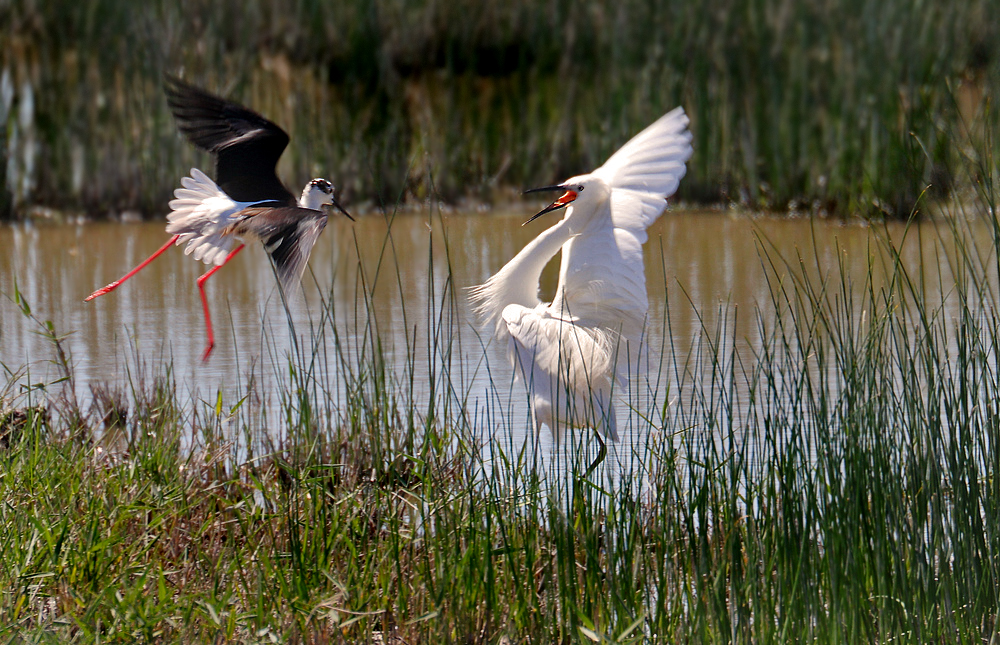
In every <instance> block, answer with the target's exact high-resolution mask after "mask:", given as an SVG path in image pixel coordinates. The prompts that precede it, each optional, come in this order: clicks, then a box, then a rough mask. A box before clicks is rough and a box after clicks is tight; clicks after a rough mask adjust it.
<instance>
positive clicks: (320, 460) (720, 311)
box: [0, 211, 1000, 643]
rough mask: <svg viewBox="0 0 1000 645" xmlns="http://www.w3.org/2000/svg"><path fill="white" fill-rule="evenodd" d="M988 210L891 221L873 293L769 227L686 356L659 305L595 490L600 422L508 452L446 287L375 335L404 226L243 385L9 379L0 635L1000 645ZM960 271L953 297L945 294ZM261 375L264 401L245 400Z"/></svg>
mask: <svg viewBox="0 0 1000 645" xmlns="http://www.w3.org/2000/svg"><path fill="white" fill-rule="evenodd" d="M983 216H986V217H990V216H989V215H988V214H987V215H984V214H982V213H975V212H971V211H969V212H966V213H957V214H956V217H955V219H954V220H953V222H954V224H953V225H952V226H950V227H949V226H945V225H942V226H940V227H938V228H936V229H927V228H918V227H912V228H909V229H907V230H906V231H905V235H900V234H898V233H897V234H895V235H892V234H890V231H889V229H886V232H885V234H884V235H883V234H879V235H876V236H874V237H873V243H872V249H871V252H870V254H869V257H870V258H871V259H870V264H869V270H868V272H867V273H866V274H865V275H864V277H863V279H862V280H861V282H860V283H855V282H852V278H851V277H850V276H851V275H852V273H850V272H848V271H847V267H846V265H844V264H841V265H840V266H835V267H833V268H829V267H827V268H824V267H822V266H821V265H820V263H819V260H818V259H814V258H813V256H812V255H811V251H803V252H802V254H801V255H791V256H790V255H787V253H784V254H783V252H782V251H780V250H779V249H777V248H773V247H772V246H771V245H770V243H769V241H768V240H767V238H766V237H765V236H764V235H762V234H761V235H760V236H759V237H758V241H757V243H758V245H759V248H760V257H761V262H762V263H763V265H764V266H765V268H766V273H767V275H768V281H769V286H770V294H771V296H770V300H768V301H765V302H761V303H759V309H758V312H757V313H752V314H748V313H742V312H741V313H737V312H736V311H735V310H734V309H732V308H731V307H729V306H727V305H725V304H722V305H720V306H719V307H718V308H717V309H711V310H709V309H701V308H700V307H696V308H695V313H697V315H699V316H700V317H701V320H702V324H703V328H702V332H701V333H700V335H699V336H698V337H697V338H696V339H695V341H694V342H693V344H692V345H691V346H690V348H688V347H682V346H680V345H679V344H677V343H673V342H671V340H670V339H671V337H672V335H673V333H672V329H673V325H674V320H675V319H676V318H677V317H678V316H687V315H689V313H690V312H691V308H692V306H693V305H692V303H691V302H689V301H688V299H687V298H686V296H685V295H684V293H683V289H682V287H683V285H671V286H669V287H668V292H667V294H666V295H667V298H666V304H665V310H664V312H663V320H664V323H663V328H662V329H661V330H650V332H649V335H650V344H651V345H652V346H653V349H655V350H657V351H659V350H658V348H657V347H656V346H657V345H660V344H662V345H663V347H662V352H663V354H664V355H665V361H664V362H663V365H662V367H659V364H658V363H656V362H654V364H653V367H652V368H651V370H652V371H651V373H650V374H648V375H646V376H644V377H641V378H636V379H635V381H634V382H633V386H632V389H633V390H634V391H632V392H629V393H623V396H624V397H625V398H626V399H627V400H629V401H631V405H632V410H631V411H630V413H629V414H628V415H627V416H628V424H629V426H630V428H631V429H632V430H634V431H635V432H636V433H637V435H638V436H639V437H640V439H638V440H637V441H636V442H635V443H634V444H632V445H631V446H630V447H621V448H620V449H615V448H614V447H612V451H611V453H610V454H609V457H608V459H607V460H606V461H605V463H604V464H602V465H601V466H600V467H598V469H597V470H595V471H593V472H589V471H588V470H587V468H588V464H589V463H590V462H591V461H592V458H593V456H594V452H595V451H596V446H595V445H594V441H593V438H592V437H591V436H590V434H589V433H586V432H581V433H576V434H574V435H571V436H569V437H567V439H566V443H565V445H564V446H562V447H561V448H559V449H556V450H554V451H553V452H552V453H551V454H550V455H549V458H548V459H546V458H545V454H546V453H545V452H544V451H545V450H546V449H544V448H541V447H535V446H533V445H532V442H531V441H530V440H529V442H528V444H527V445H520V444H519V443H518V442H516V441H515V440H513V439H512V436H511V434H510V429H512V428H514V427H516V426H517V425H518V424H521V423H524V422H526V420H525V419H520V418H517V417H516V416H515V415H512V413H511V412H510V411H509V409H505V408H504V407H503V403H502V401H503V399H504V397H505V396H507V393H508V391H510V387H511V386H510V385H509V380H508V379H507V377H504V376H502V374H503V373H504V370H505V369H506V368H505V366H504V365H502V364H501V365H494V364H490V362H491V361H490V358H489V355H487V357H486V358H485V359H484V361H483V363H481V366H482V367H481V368H480V369H489V370H491V373H492V374H493V379H492V384H493V385H492V392H490V393H489V397H488V400H487V401H483V400H482V399H481V398H480V397H479V396H478V395H477V393H475V392H473V391H471V390H470V389H469V386H468V384H467V383H468V382H467V380H466V379H465V377H464V376H463V375H461V374H460V369H470V368H468V367H464V368H460V361H459V357H460V356H462V354H463V353H464V352H468V351H469V348H470V347H472V348H477V347H478V339H474V338H473V336H472V335H470V330H469V329H468V328H467V327H465V324H466V323H465V321H464V318H463V317H462V316H460V315H459V313H460V311H461V310H462V305H461V302H460V298H461V294H460V293H459V292H458V291H456V289H455V286H454V285H453V284H452V283H451V281H450V279H447V276H446V279H445V280H444V281H439V282H435V281H433V280H432V281H431V282H432V283H434V284H436V285H443V286H438V287H435V288H434V289H433V290H432V291H431V292H430V293H429V295H428V298H427V300H426V301H425V302H414V301H413V300H412V299H407V298H404V299H403V302H404V308H405V309H406V312H405V313H406V317H407V320H408V321H414V320H416V319H417V318H419V317H423V318H424V319H425V321H426V322H427V323H428V324H427V325H425V326H419V328H420V329H422V330H426V331H420V332H418V331H414V332H413V333H412V334H410V333H408V334H407V335H406V336H405V341H404V346H402V347H387V346H385V345H384V344H383V340H382V339H383V338H387V337H388V336H387V335H386V333H385V332H386V330H385V329H384V324H385V323H384V322H382V321H379V320H378V315H377V313H376V310H375V308H374V307H373V305H372V303H371V300H370V294H371V293H372V292H373V291H374V290H375V289H377V288H379V284H380V283H382V282H383V281H389V282H390V283H392V282H395V283H396V285H397V287H395V288H399V289H400V291H401V292H402V282H401V281H400V279H399V271H400V269H399V268H398V267H395V266H394V263H393V261H392V251H391V248H392V244H393V240H392V239H391V238H392V228H391V226H390V228H389V233H388V234H387V237H386V242H385V249H386V250H385V257H384V259H383V261H382V262H380V263H379V264H378V266H377V268H376V269H374V270H370V269H369V270H363V271H361V272H360V275H361V277H360V278H359V281H358V283H357V284H356V287H355V289H356V301H357V302H358V308H357V309H355V310H352V311H339V310H335V308H334V307H333V305H332V304H330V303H332V302H333V301H334V299H333V298H332V296H331V297H328V298H326V299H324V301H323V302H322V303H321V305H320V306H319V308H318V309H317V311H316V312H315V315H314V316H313V320H314V321H315V323H314V326H313V327H312V328H311V329H309V330H297V332H298V340H297V341H296V342H297V348H296V346H293V347H292V348H291V349H287V350H286V349H281V348H276V347H273V346H265V350H266V351H265V352H263V353H262V354H263V355H266V356H269V358H268V359H267V360H268V361H269V363H264V364H261V365H259V366H256V367H255V368H253V369H252V370H250V372H249V373H250V374H251V377H250V379H249V381H248V382H246V383H242V384H240V387H239V389H238V390H237V391H236V392H235V393H219V394H218V395H217V396H209V397H208V398H206V399H204V400H200V399H194V400H184V398H183V396H182V395H181V394H180V393H179V392H180V391H182V390H183V388H178V387H177V384H176V383H175V382H174V381H173V376H172V374H171V370H170V366H169V365H159V366H156V365H154V366H146V365H144V364H143V362H142V360H141V359H140V358H139V357H135V359H134V360H133V363H134V366H133V367H130V376H129V379H128V385H127V386H124V387H119V388H118V389H115V387H114V386H107V387H105V388H98V389H97V390H96V391H95V392H94V395H93V397H92V399H93V404H92V407H91V408H90V409H86V410H79V409H74V407H73V399H72V398H70V397H68V396H67V395H66V394H65V390H64V389H62V388H66V387H68V386H69V385H68V384H71V380H67V379H62V378H60V379H59V380H58V381H59V382H54V383H48V384H46V383H42V384H38V385H37V386H36V387H35V388H34V389H33V390H32V391H31V393H30V398H26V397H25V395H20V396H19V395H17V394H16V393H14V392H13V390H11V389H10V388H8V390H7V394H6V399H5V408H4V409H5V410H6V411H5V412H4V413H3V415H2V416H0V423H2V426H0V436H2V437H3V441H2V442H0V446H2V447H0V489H2V495H0V498H2V500H3V504H2V505H0V616H2V617H3V620H2V621H0V622H2V628H0V634H2V635H3V636H4V637H5V638H6V640H8V641H11V642H22V641H46V640H51V641H66V640H75V641H80V642H90V641H96V640H101V641H102V642H108V641H111V642H135V641H137V640H143V641H177V640H184V641H205V640H220V641H240V642H262V641H268V640H269V639H271V638H272V637H273V638H276V639H277V640H279V641H290V642H330V641H333V642H375V641H376V640H377V639H378V638H382V639H383V642H393V641H394V639H395V642H409V643H416V642H427V643H431V642H491V643H496V642H501V641H502V639H503V638H507V639H509V642H527V641H528V640H529V639H530V641H531V642H676V641H678V640H683V641H688V642H690V641H697V642H704V641H726V642H728V641H737V642H788V641H805V640H808V641H812V642H817V641H818V642H831V643H833V642H837V643H842V642H871V641H880V642H887V641H893V642H913V643H925V642H929V641H930V642H968V641H972V640H976V641H990V640H991V639H993V638H996V635H997V623H996V617H997V613H996V608H997V606H998V602H1000V597H998V592H997V590H998V589H1000V580H998V565H1000V562H998V556H997V554H998V553H1000V531H998V530H997V527H996V523H995V522H994V521H992V519H991V518H995V517H997V512H998V511H1000V509H998V508H997V500H998V499H1000V490H998V489H997V487H998V484H997V482H998V478H997V469H998V467H1000V463H998V462H997V457H996V451H995V449H994V447H995V446H996V445H997V442H998V441H1000V424H997V422H996V418H997V414H998V412H1000V410H998V409H997V408H998V405H1000V404H998V401H1000V391H998V387H997V383H998V377H997V364H996V356H997V349H998V336H997V329H998V328H1000V327H998V323H1000V321H998V320H997V319H996V312H995V309H996V288H995V280H996V273H995V266H996V261H997V259H996V256H997V247H996V246H995V245H989V246H987V247H982V248H978V247H976V246H975V245H974V244H972V241H973V239H974V238H973V236H972V235H971V234H970V232H969V230H968V228H967V226H971V224H967V223H969V222H970V220H972V219H973V218H975V217H983ZM439 223H440V220H437V219H435V220H434V225H435V227H438V226H439ZM928 230H933V231H936V234H938V235H940V240H939V244H937V245H936V246H935V247H933V248H934V251H933V253H934V254H935V255H934V256H933V257H926V258H924V261H923V262H922V264H921V265H920V270H919V271H918V272H914V273H909V272H907V271H906V270H905V269H904V263H903V262H902V253H903V251H904V249H906V248H908V247H907V245H908V244H909V243H911V242H912V238H913V236H916V235H918V234H920V235H927V234H930V233H928ZM444 238H445V239H447V235H444ZM830 243H833V242H828V241H825V240H818V241H817V242H816V244H817V245H820V244H830ZM445 244H447V243H445ZM439 253H445V254H446V253H447V248H441V246H440V245H439V244H438V245H432V246H431V250H430V252H429V254H430V255H431V256H433V255H434V254H439ZM652 255H653V257H654V258H655V252H653V253H652ZM839 257H846V256H844V255H843V254H840V255H839ZM817 258H818V256H817ZM430 266H431V267H432V268H433V266H434V265H433V263H431V265H430ZM948 275H952V276H954V277H955V278H956V280H957V283H958V287H957V288H956V289H955V290H954V291H952V292H950V293H946V294H945V295H944V296H942V295H941V294H942V288H941V287H942V284H939V283H943V284H949V281H948V278H947V276H948ZM383 286H384V284H383ZM956 298H957V299H958V300H959V302H960V306H959V307H958V308H957V309H950V310H946V309H945V307H944V303H943V302H942V300H946V299H956ZM16 300H17V302H18V304H19V306H22V311H24V312H25V314H26V315H30V314H31V313H32V312H31V311H30V306H29V304H28V303H26V302H24V300H23V298H21V297H20V296H19V295H18V296H17V298H16ZM948 311H957V312H958V315H957V316H952V315H946V313H947V312H948ZM463 315H464V314H463ZM737 315H753V316H756V320H757V326H758V341H759V342H757V343H756V344H751V343H748V342H747V339H741V338H736V337H734V333H733V330H734V329H735V317H736V316H737ZM39 324H40V325H41V326H42V327H43V328H45V329H48V327H46V326H45V323H44V321H41V320H40V319H39ZM408 324H409V323H408ZM414 329H417V327H414ZM49 331H50V332H52V334H51V337H52V339H53V343H58V338H59V337H58V335H57V334H56V333H55V331H54V330H49ZM54 351H56V352H57V353H58V345H54ZM393 352H395V353H397V354H400V353H401V354H402V355H403V356H404V357H405V359H404V360H403V361H402V362H393V361H390V360H389V353H393ZM66 365H67V366H69V365H71V363H70V362H66ZM394 366H396V367H394ZM267 373H271V374H273V375H274V378H275V379H276V380H277V384H278V402H277V409H268V407H267V406H268V404H266V403H265V402H262V401H261V400H260V399H259V398H258V397H256V396H255V395H254V392H255V388H256V387H257V385H255V379H257V378H260V379H261V382H263V381H264V377H265V376H266V375H267ZM424 373H426V374H429V377H418V374H424ZM69 375H70V376H71V373H70V374H69ZM418 379H419V380H420V382H419V383H418ZM647 383H649V384H650V385H647ZM657 383H659V385H657ZM646 387H649V388H650V389H652V390H653V391H654V393H655V394H657V396H654V397H653V398H652V399H650V400H647V399H644V398H643V397H642V396H641V395H640V394H641V390H642V389H643V388H646ZM512 396H514V397H515V398H516V397H520V396H523V395H522V394H520V393H519V390H517V389H516V388H515V389H514V390H513V393H512Z"/></svg>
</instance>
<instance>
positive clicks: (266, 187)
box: [164, 75, 296, 205]
mask: <svg viewBox="0 0 1000 645" xmlns="http://www.w3.org/2000/svg"><path fill="white" fill-rule="evenodd" d="M164 88H165V90H166V93H167V103H168V104H169V105H170V110H171V111H172V112H173V114H174V118H176V119H177V127H178V129H180V131H181V132H182V133H183V134H184V136H186V137H187V138H188V140H189V141H191V143H193V144H194V145H196V146H198V147H199V148H201V149H202V150H205V151H207V152H211V153H212V154H214V155H215V157H216V161H215V172H216V177H215V183H217V184H218V185H219V188H221V189H222V190H224V191H225V192H226V194H227V195H229V196H230V197H232V198H233V199H234V200H236V201H238V202H261V201H274V202H280V203H282V204H288V205H293V204H295V203H296V201H295V197H294V196H293V195H292V194H291V193H290V192H288V189H287V188H285V186H284V185H283V184H282V183H281V180H279V179H278V175H277V174H276V173H275V166H276V165H277V163H278V158H279V157H281V153H282V152H284V150H285V146H287V145H288V135H287V134H286V133H285V131H284V130H282V129H281V128H279V127H278V126H276V125H275V124H273V123H271V122H270V121H268V120H267V119H265V118H264V117H262V116H261V115H259V114H257V113H256V112H254V111H253V110H250V109H248V108H245V107H243V106H242V105H240V104H238V103H233V102H232V101H227V100H226V99H223V98H220V97H218V96H215V95H213V94H209V93H208V92H206V91H205V90H203V89H201V88H198V87H195V86H194V85H190V84H189V83H185V82H184V81H182V80H180V79H179V78H175V77H173V76H170V75H166V76H165V80H164Z"/></svg>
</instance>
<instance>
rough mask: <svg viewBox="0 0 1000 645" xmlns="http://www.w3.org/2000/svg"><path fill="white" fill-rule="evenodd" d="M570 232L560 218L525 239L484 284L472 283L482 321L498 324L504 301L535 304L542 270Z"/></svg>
mask: <svg viewBox="0 0 1000 645" xmlns="http://www.w3.org/2000/svg"><path fill="white" fill-rule="evenodd" d="M572 236H573V233H572V231H571V230H570V228H569V227H568V226H567V225H566V220H565V219H564V220H561V221H560V222H559V223H558V224H556V225H555V226H552V227H550V228H548V229H547V230H545V231H543V232H542V234H541V235H539V236H538V237H536V238H535V239H533V240H532V241H531V242H529V243H528V245H527V246H525V247H524V248H523V249H521V252H520V253H518V254H517V255H515V256H514V257H513V259H511V261H510V262H508V263H507V264H505V265H504V267H503V268H502V269H500V270H499V271H497V272H496V274H494V275H493V277H491V278H490V279H489V280H487V281H486V282H485V283H484V284H481V285H479V286H477V287H473V288H472V295H471V297H472V300H473V302H474V303H475V309H476V312H477V313H478V314H479V316H480V317H481V318H482V319H483V321H484V322H486V323H489V324H493V325H497V326H499V325H500V324H502V320H501V318H500V314H501V313H502V312H503V308H504V307H506V306H507V305H522V306H524V307H534V306H536V305H538V304H539V303H540V301H539V299H538V282H539V279H540V278H541V276H542V270H543V269H544V268H545V265H546V264H548V263H549V260H551V259H552V257H553V256H555V254H556V253H558V252H559V249H561V248H562V247H563V245H564V244H566V242H567V241H569V239H570V238H571V237H572ZM498 329H499V327H498Z"/></svg>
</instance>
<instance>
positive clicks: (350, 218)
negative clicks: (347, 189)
mask: <svg viewBox="0 0 1000 645" xmlns="http://www.w3.org/2000/svg"><path fill="white" fill-rule="evenodd" d="M330 199H331V200H333V206H336V207H337V210H338V211H340V212H341V213H343V214H344V216H345V217H347V219H349V220H351V221H352V222H353V221H354V218H353V217H351V214H350V213H348V212H347V211H345V210H344V207H343V206H341V205H340V202H338V201H337V198H336V197H334V196H333V195H330Z"/></svg>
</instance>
